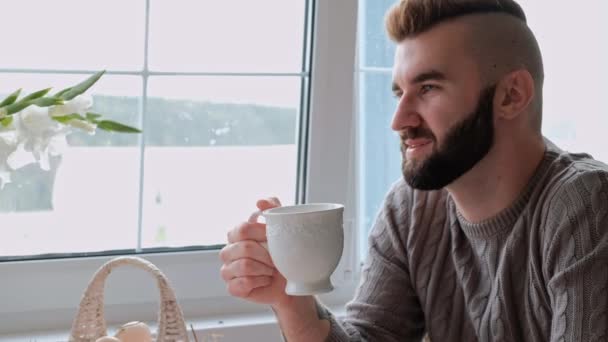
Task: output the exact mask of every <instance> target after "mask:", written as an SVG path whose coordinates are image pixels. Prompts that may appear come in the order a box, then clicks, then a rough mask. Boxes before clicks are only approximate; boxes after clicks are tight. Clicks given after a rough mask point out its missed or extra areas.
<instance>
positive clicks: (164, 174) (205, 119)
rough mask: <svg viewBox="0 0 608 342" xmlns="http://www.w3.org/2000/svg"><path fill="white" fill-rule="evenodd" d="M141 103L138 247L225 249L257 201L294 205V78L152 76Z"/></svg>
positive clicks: (297, 94) (296, 84)
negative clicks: (274, 199) (142, 138)
mask: <svg viewBox="0 0 608 342" xmlns="http://www.w3.org/2000/svg"><path fill="white" fill-rule="evenodd" d="M175 89H179V91H175ZM148 95H149V99H148V106H147V107H148V111H147V114H146V127H147V130H148V131H147V132H146V152H145V153H146V154H145V172H146V173H145V177H144V182H145V184H144V204H143V205H144V209H143V210H144V211H143V214H144V221H143V247H156V246H184V245H199V244H219V243H224V242H225V239H226V232H227V230H228V229H230V228H232V225H234V223H235V218H236V219H237V220H239V218H240V219H242V218H246V217H248V216H249V214H250V213H251V212H252V210H253V209H255V207H254V205H255V201H256V199H259V198H261V197H266V196H279V197H280V198H281V199H282V200H283V201H284V202H285V203H286V204H289V203H293V201H294V200H295V190H296V173H297V169H296V168H297V148H296V123H297V121H298V108H299V103H300V78H297V77H276V78H265V77H154V78H151V79H150V83H149V93H148Z"/></svg>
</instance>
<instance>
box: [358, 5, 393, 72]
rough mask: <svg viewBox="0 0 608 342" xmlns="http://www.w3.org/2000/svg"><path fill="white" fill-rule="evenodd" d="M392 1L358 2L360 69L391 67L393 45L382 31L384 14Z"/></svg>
mask: <svg viewBox="0 0 608 342" xmlns="http://www.w3.org/2000/svg"><path fill="white" fill-rule="evenodd" d="M393 4H395V1H394V0H373V1H370V0H363V1H360V2H359V12H360V14H359V46H360V47H361V48H360V49H359V60H360V63H361V66H362V67H374V68H390V67H392V66H393V54H394V52H395V44H394V43H392V42H391V41H390V40H389V39H388V37H387V35H386V30H385V29H384V13H385V12H386V10H387V9H388V8H390V6H391V5H393Z"/></svg>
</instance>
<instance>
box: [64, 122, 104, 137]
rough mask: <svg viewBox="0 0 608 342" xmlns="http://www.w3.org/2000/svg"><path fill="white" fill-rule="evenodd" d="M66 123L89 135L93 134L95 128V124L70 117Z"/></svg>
mask: <svg viewBox="0 0 608 342" xmlns="http://www.w3.org/2000/svg"><path fill="white" fill-rule="evenodd" d="M68 125H70V126H72V127H76V128H79V129H82V130H83V131H86V132H87V133H89V134H91V135H92V134H95V130H96V129H97V125H95V124H92V123H90V122H88V121H84V120H80V119H72V120H70V121H68Z"/></svg>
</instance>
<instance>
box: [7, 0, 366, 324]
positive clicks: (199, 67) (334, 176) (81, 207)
mask: <svg viewBox="0 0 608 342" xmlns="http://www.w3.org/2000/svg"><path fill="white" fill-rule="evenodd" d="M10 6H11V7H10V11H11V12H19V13H25V12H27V13H30V12H32V11H30V10H28V9H31V8H33V7H36V11H35V12H36V13H37V14H35V16H36V17H32V18H30V19H29V22H30V23H31V25H32V26H31V27H32V29H31V30H28V29H27V27H26V26H27V25H25V28H24V29H20V30H15V29H14V28H15V27H21V28H23V27H24V24H23V22H22V19H21V20H20V19H19V18H15V19H7V20H4V21H2V23H0V30H2V32H11V33H12V35H10V36H4V38H5V39H6V40H5V41H4V43H5V44H6V45H7V46H9V45H10V46H13V47H14V48H13V49H12V50H11V52H10V54H8V55H7V54H6V53H4V54H3V57H2V65H0V94H7V93H9V92H10V91H12V90H14V89H13V88H14V87H15V86H16V85H18V86H24V87H27V88H28V90H33V89H40V88H44V87H48V86H50V85H52V86H54V87H56V88H61V87H62V86H66V85H70V84H72V83H74V82H75V81H78V80H80V79H82V78H83V77H84V74H85V73H92V72H94V71H96V70H98V69H107V70H108V72H107V74H106V75H105V76H104V77H103V78H102V79H101V80H100V81H99V82H98V84H96V85H95V87H94V88H93V89H92V91H91V93H92V94H93V95H94V101H95V107H94V108H95V109H96V110H97V111H98V112H101V113H103V114H107V115H108V116H110V117H111V118H112V119H115V120H119V121H122V122H125V123H127V124H130V125H133V126H138V127H141V128H143V134H141V135H138V136H125V135H117V134H103V133H101V132H98V133H97V134H96V135H95V136H88V135H85V134H80V133H75V134H73V135H72V136H70V139H71V140H70V147H69V148H68V149H67V150H66V151H65V152H64V153H63V154H62V156H61V157H60V158H54V159H52V160H51V166H52V169H51V171H50V172H42V171H40V170H38V169H37V168H36V167H34V166H33V165H32V166H31V167H30V166H28V167H25V168H24V169H21V170H19V171H17V172H16V173H15V174H14V175H13V182H12V183H10V184H8V185H6V186H5V187H4V188H3V189H2V190H1V191H0V220H2V222H3V224H2V234H3V236H2V238H1V239H0V258H2V260H3V261H2V262H0V274H2V275H3V282H2V283H1V284H0V293H2V295H0V302H2V303H3V305H2V306H0V332H2V333H9V332H27V331H31V330H33V328H34V327H35V328H36V329H37V330H40V329H60V328H67V327H69V324H70V323H71V319H72V318H73V315H74V314H75V307H76V306H77V305H78V301H79V299H80V296H81V294H82V291H83V290H84V287H85V285H86V283H87V282H88V280H89V278H90V276H91V275H92V274H93V272H94V270H95V269H96V268H97V267H99V266H100V265H101V264H102V263H103V262H104V261H105V260H108V259H109V258H110V257H111V256H112V255H116V254H133V253H137V254H141V255H143V256H145V257H146V258H147V259H148V260H150V261H152V262H153V263H155V264H156V265H157V266H158V267H160V268H161V269H162V270H163V271H164V272H165V273H166V274H167V276H168V277H169V279H170V280H171V281H172V283H173V287H174V288H175V290H176V293H177V294H178V298H179V300H180V302H181V304H182V309H183V310H184V314H185V316H186V318H188V317H197V318H200V317H210V319H212V318H213V317H216V316H214V315H218V314H222V315H225V314H230V313H243V312H249V311H259V310H263V309H264V308H260V307H259V306H255V305H247V304H246V303H244V302H243V301H240V300H236V299H233V298H230V296H228V294H227V293H226V291H225V287H224V284H223V282H222V281H221V279H220V277H219V267H220V264H219V260H218V256H217V253H218V249H219V246H218V245H221V244H223V243H224V242H225V234H226V231H227V230H228V229H229V228H231V226H232V225H234V224H236V223H238V221H240V220H243V219H245V218H246V217H248V215H249V213H250V212H251V210H252V209H253V208H254V207H253V206H254V204H255V200H256V199H257V198H259V197H262V196H268V195H276V196H279V197H281V199H282V200H283V203H284V204H289V203H293V202H302V201H307V202H315V201H335V202H340V203H346V204H347V205H348V204H349V200H348V198H349V197H348V196H353V194H352V193H351V191H352V190H350V189H352V186H351V185H352V184H349V182H352V181H353V179H354V176H353V175H352V173H351V171H350V170H352V168H349V167H350V163H351V162H352V160H353V158H351V157H352V153H351V149H350V143H351V141H352V139H353V134H352V133H353V131H352V129H351V128H352V125H353V124H354V121H353V92H352V89H353V79H354V78H353V77H354V73H353V70H354V64H353V63H354V54H355V32H356V29H355V23H356V18H357V15H356V9H357V8H356V3H354V2H351V1H331V2H330V1H319V2H318V3H317V2H315V1H312V0H297V1H282V0H262V1H256V2H251V1H244V0H243V1H237V2H234V1H232V2H229V3H228V2H226V3H224V2H217V1H213V2H204V1H187V0H179V1H171V2H168V1H161V0H140V1H130V2H124V1H118V0H109V1H108V0H106V1H91V2H87V3H86V4H85V3H81V2H78V1H70V0H58V1H54V2H52V4H50V3H49V4H46V3H39V2H36V1H21V2H18V3H14V4H11V5H10ZM32 15H34V14H32ZM110 18H111V20H110ZM13 20H14V21H13ZM109 23H110V24H109ZM41 32H43V33H44V34H42V33H41ZM68 33H69V34H68ZM42 36H44V37H50V38H49V39H48V40H46V39H42V38H41V37H42ZM52 37H66V39H55V40H54V39H51V38H52ZM34 41H35V42H37V43H36V44H33V43H32V44H26V43H24V42H34ZM348 61H351V62H348ZM329 113H331V114H329ZM346 215H347V216H345V221H346V223H347V224H346V227H345V228H346V234H347V237H346V241H348V243H347V246H346V249H345V253H344V257H343V260H342V262H341V264H340V266H339V269H338V271H337V272H336V273H335V284H337V285H338V287H339V289H338V290H337V291H335V292H334V293H332V294H331V295H330V296H328V297H327V298H328V300H343V299H345V298H348V297H350V293H351V292H352V286H351V285H352V284H353V279H354V276H353V270H354V268H353V265H354V263H355V262H356V260H357V257H355V256H354V255H356V248H355V247H354V246H353V245H352V243H351V242H354V241H355V239H354V235H355V234H353V228H354V226H355V223H354V218H353V215H354V211H353V210H352V209H351V210H350V211H347V213H346ZM161 252H162V253H161ZM120 273H121V276H119V277H117V278H115V279H111V282H112V283H111V285H110V287H109V288H108V296H107V298H106V312H107V315H108V316H110V317H113V319H115V320H117V321H119V320H120V319H121V317H126V315H127V314H130V315H131V316H130V317H137V319H150V320H154V315H155V311H156V309H155V306H156V298H157V295H156V291H155V289H154V287H153V286H150V287H149V288H148V287H145V286H144V287H141V288H140V287H139V286H138V287H137V288H134V287H133V286H132V284H134V283H137V284H140V282H139V280H140V277H141V276H142V275H139V274H130V273H129V274H127V273H122V272H120ZM143 277H145V275H143ZM141 283H146V281H142V282H141ZM41 284H44V286H43V288H42V286H41ZM41 292H42V293H43V295H40V294H41ZM332 298H333V299H332Z"/></svg>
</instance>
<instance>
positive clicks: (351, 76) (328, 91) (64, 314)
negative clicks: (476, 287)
mask: <svg viewBox="0 0 608 342" xmlns="http://www.w3.org/2000/svg"><path fill="white" fill-rule="evenodd" d="M314 3H315V5H314V6H315V11H314V30H313V35H314V39H313V60H312V71H311V78H310V80H311V83H310V85H309V86H310V94H311V95H310V102H309V103H308V104H307V105H308V110H309V117H308V122H307V123H306V122H304V124H307V127H309V130H308V135H307V139H306V140H304V144H303V145H302V146H305V147H306V148H305V149H306V150H307V151H306V152H307V158H306V170H307V174H306V182H305V186H304V187H303V188H302V190H304V192H303V194H304V196H303V197H302V198H300V199H299V200H300V201H306V202H339V203H344V204H346V211H345V216H344V219H345V233H346V239H345V250H344V254H343V257H342V261H341V262H340V265H339V266H338V269H337V270H336V272H335V273H334V275H333V281H334V284H335V285H336V290H334V291H333V292H331V293H330V294H327V295H323V296H321V300H323V301H324V302H326V303H327V304H329V305H338V306H339V305H342V304H343V303H345V301H347V300H348V299H350V298H351V297H352V294H353V292H354V288H355V287H356V284H357V282H358V280H357V279H358V274H359V271H358V267H359V253H358V249H357V235H358V234H356V232H355V230H356V227H357V224H356V222H355V221H356V217H357V215H356V207H355V206H356V203H357V198H356V196H357V194H356V191H354V190H353V189H354V188H355V185H356V182H355V180H356V171H355V169H356V167H355V166H356V165H357V164H356V160H355V158H354V157H355V155H356V154H355V150H354V149H355V148H356V146H357V144H356V141H355V139H356V138H355V118H356V108H355V105H354V104H355V100H354V96H355V94H356V92H355V89H356V79H355V75H356V73H355V65H356V64H355V55H356V31H357V30H356V21H357V6H358V4H357V1H353V0H317V1H315V2H314ZM304 108H306V106H304ZM301 192H302V191H301ZM252 205H253V204H252ZM234 219H235V224H236V223H238V222H237V221H239V220H241V219H244V218H238V217H235V218H234ZM139 256H141V257H144V258H146V259H148V260H150V261H151V262H153V263H154V264H156V265H157V266H158V267H159V268H160V269H161V270H163V272H164V273H165V274H166V275H167V276H168V278H169V280H170V282H171V284H172V285H173V288H174V290H175V291H176V294H177V296H178V300H179V301H180V305H181V307H182V310H183V311H184V315H185V318H186V319H187V320H189V321H193V320H203V321H209V322H218V320H220V319H224V318H225V317H230V316H235V317H236V316H238V315H242V314H262V313H264V314H267V313H268V308H267V307H265V306H263V305H255V304H250V303H247V302H246V301H244V300H240V299H235V298H232V297H231V296H230V295H229V294H228V293H227V291H226V288H225V284H224V283H223V281H222V280H221V278H220V276H219V268H220V266H221V265H220V261H219V257H218V251H192V252H170V253H157V254H141V255H139ZM111 258H112V257H111V256H108V257H106V256H104V257H90V258H76V259H55V260H36V261H14V262H3V263H0V280H1V281H0V340H2V338H3V336H8V334H29V333H32V332H34V331H40V330H42V331H52V330H59V331H67V330H69V328H70V327H71V324H72V320H73V318H74V316H75V313H76V308H77V307H78V304H79V301H80V299H81V295H82V293H83V291H84V289H85V287H86V285H87V284H88V281H89V280H90V278H91V276H92V275H93V273H94V271H95V270H96V269H97V268H98V267H99V266H101V265H102V264H103V263H104V262H106V261H108V260H110V259H111ZM142 277H143V278H142ZM147 277H149V276H148V275H147V274H144V273H143V272H125V273H121V274H120V275H119V277H116V279H113V278H112V277H110V279H109V280H110V283H111V286H110V284H108V287H107V289H108V292H107V298H106V299H107V300H106V306H105V308H106V316H107V318H108V321H109V322H110V323H111V322H123V321H124V320H129V319H130V320H133V319H137V320H148V321H155V320H156V312H157V305H158V304H157V297H158V294H157V292H156V290H155V288H154V284H153V281H151V280H150V279H151V278H147ZM141 279H144V280H143V281H147V282H149V283H150V284H151V286H150V288H148V287H146V288H140V287H139V285H133V284H140V282H139V281H140V280H141ZM24 336H26V335H24Z"/></svg>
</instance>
